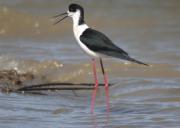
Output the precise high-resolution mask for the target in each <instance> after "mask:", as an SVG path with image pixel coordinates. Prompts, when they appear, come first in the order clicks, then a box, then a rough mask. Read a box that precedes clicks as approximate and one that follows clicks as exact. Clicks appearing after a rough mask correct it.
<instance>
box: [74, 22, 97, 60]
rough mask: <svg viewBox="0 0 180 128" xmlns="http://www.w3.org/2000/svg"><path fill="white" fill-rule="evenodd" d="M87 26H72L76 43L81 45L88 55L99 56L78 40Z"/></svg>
mask: <svg viewBox="0 0 180 128" xmlns="http://www.w3.org/2000/svg"><path fill="white" fill-rule="evenodd" d="M87 28H89V27H88V26H87V25H86V24H83V25H80V26H74V27H73V31H74V36H75V38H76V40H77V42H78V44H79V45H80V46H81V48H82V49H83V50H84V51H85V52H86V53H87V54H89V55H91V56H93V57H99V55H98V54H97V53H95V52H93V51H92V50H90V49H89V48H88V47H87V46H86V45H84V44H83V43H82V42H81V41H80V40H79V37H80V36H81V35H82V33H83V32H84V31H85V30H86V29H87Z"/></svg>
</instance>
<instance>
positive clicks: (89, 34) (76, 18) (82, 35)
mask: <svg viewBox="0 0 180 128" xmlns="http://www.w3.org/2000/svg"><path fill="white" fill-rule="evenodd" d="M60 16H64V17H63V18H62V19H60V20H58V21H57V22H55V23H54V24H57V23H59V22H60V21H62V20H64V19H65V18H67V17H72V19H73V31H74V36H75V38H76V40H77V42H78V43H79V45H80V46H81V48H82V49H83V50H84V51H85V52H86V53H88V54H89V55H91V56H92V57H93V59H92V64H93V73H94V79H95V90H94V93H93V96H92V101H91V112H93V110H94V102H95V97H96V91H97V88H98V79H97V74H96V63H95V59H94V58H98V59H99V60H100V65H101V69H102V73H103V76H104V84H105V89H106V91H108V78H107V74H106V72H105V70H104V67H103V62H102V58H103V57H104V56H109V57H115V58H120V59H123V60H127V61H130V62H134V63H137V64H142V65H146V66H147V65H148V64H145V63H143V62H141V61H138V60H135V59H134V58H131V57H130V56H129V54H128V53H127V52H125V51H124V50H122V49H121V48H119V47H118V46H116V45H115V44H113V43H112V41H111V40H110V39H109V38H108V37H107V36H106V35H104V34H103V33H101V32H99V31H96V30H94V29H92V28H90V27H88V25H87V24H86V23H85V21H84V9H83V8H82V7H81V6H80V5H78V4H70V5H69V8H68V11H67V12H65V13H62V14H59V15H56V16H54V18H58V17H60ZM106 97H107V99H106V100H107V106H108V107H107V108H108V109H109V100H108V93H106Z"/></svg>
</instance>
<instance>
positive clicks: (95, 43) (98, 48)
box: [80, 28, 128, 57]
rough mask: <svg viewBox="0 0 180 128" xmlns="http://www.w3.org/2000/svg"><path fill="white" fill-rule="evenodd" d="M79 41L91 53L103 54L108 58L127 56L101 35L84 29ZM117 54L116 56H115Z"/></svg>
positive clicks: (89, 29)
mask: <svg viewBox="0 0 180 128" xmlns="http://www.w3.org/2000/svg"><path fill="white" fill-rule="evenodd" d="M80 40H81V41H82V42H83V43H84V44H85V45H86V46H87V47H88V48H89V49H90V50H92V51H95V52H97V53H101V54H105V55H108V56H114V57H116V56H119V55H126V56H127V55H128V53H127V52H125V51H124V50H122V49H121V48H119V47H117V46H116V45H115V44H113V43H112V41H111V40H110V39H109V38H108V37H107V36H105V35H104V34H103V33H101V32H98V31H96V30H93V29H91V28H88V29H86V30H85V31H84V32H83V33H82V35H81V36H80ZM117 54H118V55H117Z"/></svg>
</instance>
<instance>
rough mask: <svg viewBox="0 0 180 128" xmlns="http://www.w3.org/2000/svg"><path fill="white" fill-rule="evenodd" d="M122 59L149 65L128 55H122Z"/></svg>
mask: <svg viewBox="0 0 180 128" xmlns="http://www.w3.org/2000/svg"><path fill="white" fill-rule="evenodd" d="M122 59H124V60H127V61H130V62H133V63H137V64H142V65H145V66H149V65H148V64H146V63H144V62H141V61H139V60H136V59H134V58H131V57H130V56H123V57H122Z"/></svg>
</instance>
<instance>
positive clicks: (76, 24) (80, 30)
mask: <svg viewBox="0 0 180 128" xmlns="http://www.w3.org/2000/svg"><path fill="white" fill-rule="evenodd" d="M79 18H80V11H77V12H75V13H74V14H73V15H72V19H73V31H74V35H75V37H76V39H77V38H79V37H80V35H81V34H82V33H83V32H84V31H85V30H86V29H87V28H89V27H88V26H87V25H86V24H80V25H79Z"/></svg>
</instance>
